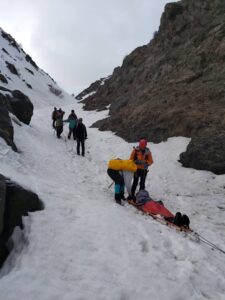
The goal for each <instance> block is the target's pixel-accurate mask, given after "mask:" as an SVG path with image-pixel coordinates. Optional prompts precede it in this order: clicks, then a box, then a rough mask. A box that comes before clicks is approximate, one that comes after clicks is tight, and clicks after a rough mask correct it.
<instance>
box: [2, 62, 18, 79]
mask: <svg viewBox="0 0 225 300" xmlns="http://www.w3.org/2000/svg"><path fill="white" fill-rule="evenodd" d="M5 63H6V65H7V68H8V69H9V71H10V72H11V73H12V74H14V75H17V76H18V75H19V73H18V71H17V69H16V67H15V66H14V65H13V64H11V63H9V62H8V61H6V62H5Z"/></svg>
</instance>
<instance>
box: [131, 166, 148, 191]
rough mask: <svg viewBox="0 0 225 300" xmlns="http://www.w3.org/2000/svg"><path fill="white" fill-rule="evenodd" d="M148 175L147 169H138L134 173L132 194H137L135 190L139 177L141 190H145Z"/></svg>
mask: <svg viewBox="0 0 225 300" xmlns="http://www.w3.org/2000/svg"><path fill="white" fill-rule="evenodd" d="M146 176H147V170H143V169H137V171H136V172H135V173H134V180H133V184H132V188H131V194H132V196H134V195H135V191H136V188H137V185H138V181H139V179H140V188H139V190H145V179H146Z"/></svg>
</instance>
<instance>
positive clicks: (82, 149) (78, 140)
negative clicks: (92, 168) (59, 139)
mask: <svg viewBox="0 0 225 300" xmlns="http://www.w3.org/2000/svg"><path fill="white" fill-rule="evenodd" d="M80 145H81V151H82V152H81V154H82V156H84V154H85V145H84V139H82V140H80V139H79V138H77V154H78V155H80Z"/></svg>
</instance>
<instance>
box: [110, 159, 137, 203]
mask: <svg viewBox="0 0 225 300" xmlns="http://www.w3.org/2000/svg"><path fill="white" fill-rule="evenodd" d="M136 170H137V166H136V164H135V163H134V162H133V161H132V160H128V159H126V160H125V159H120V158H117V159H111V160H110V161H109V163H108V169H107V173H108V175H109V177H110V178H111V179H112V180H113V181H114V182H115V201H116V203H118V204H122V202H121V200H125V197H124V188H125V186H126V189H127V192H128V195H131V182H132V178H133V174H134V172H135V171H136Z"/></svg>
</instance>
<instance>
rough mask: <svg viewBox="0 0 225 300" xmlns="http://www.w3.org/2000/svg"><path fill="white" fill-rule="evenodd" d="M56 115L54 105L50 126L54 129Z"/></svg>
mask: <svg viewBox="0 0 225 300" xmlns="http://www.w3.org/2000/svg"><path fill="white" fill-rule="evenodd" d="M56 116H57V108H56V107H54V110H53V112H52V127H53V128H54V129H55V121H56Z"/></svg>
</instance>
